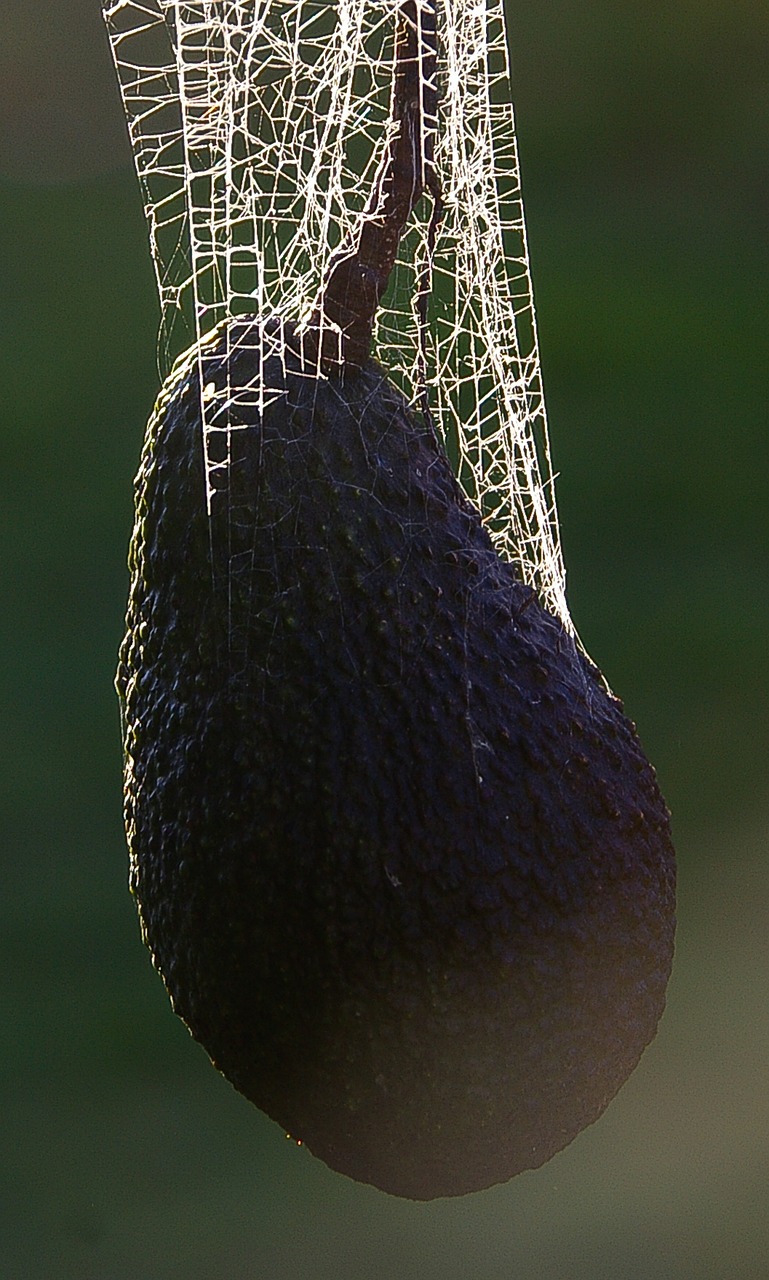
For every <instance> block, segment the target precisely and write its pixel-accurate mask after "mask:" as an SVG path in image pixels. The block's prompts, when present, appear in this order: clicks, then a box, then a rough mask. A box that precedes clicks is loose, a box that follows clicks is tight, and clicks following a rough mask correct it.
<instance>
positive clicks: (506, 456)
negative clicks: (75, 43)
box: [104, 0, 573, 631]
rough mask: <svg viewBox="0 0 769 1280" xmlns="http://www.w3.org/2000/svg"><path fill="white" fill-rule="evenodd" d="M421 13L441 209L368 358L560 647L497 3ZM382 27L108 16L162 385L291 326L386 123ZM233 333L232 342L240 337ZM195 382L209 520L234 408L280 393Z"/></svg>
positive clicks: (245, 11)
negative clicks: (443, 449)
mask: <svg viewBox="0 0 769 1280" xmlns="http://www.w3.org/2000/svg"><path fill="white" fill-rule="evenodd" d="M416 4H417V8H418V10H422V11H424V12H427V11H428V9H430V10H432V8H433V6H434V8H435V11H436V20H437V30H438V60H437V81H438V84H437V88H438V115H437V121H436V122H433V123H434V135H435V136H434V140H433V141H434V159H433V160H432V161H431V163H432V164H433V166H434V167H433V172H434V174H435V177H436V179H437V183H438V185H439V188H440V199H441V205H442V209H441V213H440V218H439V220H437V219H433V218H432V214H433V211H434V210H433V206H434V200H433V197H432V196H431V195H429V194H425V195H424V196H423V197H422V199H421V200H420V202H419V204H418V205H417V207H416V209H415V211H414V214H413V215H412V218H411V222H410V225H409V228H408V230H407V232H406V234H405V235H404V236H403V238H402V240H401V243H400V246H399V253H398V259H397V263H396V268H395V270H394V272H393V274H392V277H391V280H390V285H389V287H388V291H387V294H386V295H385V298H384V301H383V304H382V306H381V308H380V310H379V312H378V315H377V319H376V324H375V329H374V348H373V351H374V355H375V356H376V358H377V359H378V360H379V361H380V363H381V364H382V365H383V366H384V367H385V368H386V369H387V371H388V373H389V376H390V377H391V378H392V380H393V381H394V382H395V383H396V384H397V385H398V386H399V387H400V389H401V390H402V391H403V393H404V395H405V396H406V398H407V399H408V400H410V401H411V402H413V403H414V404H415V405H417V406H418V405H419V404H420V403H426V404H429V408H430V413H431V415H432V417H433V420H434V421H435V423H436V424H437V426H438V428H439V430H440V431H441V433H442V435H443V437H444V440H445V442H446V446H447V449H448V452H449V455H450V456H451V457H452V458H453V460H454V463H455V467H456V470H457V473H458V475H459V479H460V481H461V483H462V485H463V487H464V489H465V491H466V493H467V494H468V496H469V497H470V499H471V500H472V501H474V502H475V504H476V505H477V506H478V508H479V509H480V511H481V513H482V516H483V518H484V522H485V523H486V525H487V528H488V529H489V532H490V533H491V535H492V537H493V539H494V541H495V544H496V546H497V550H498V551H499V552H500V554H502V555H503V556H505V557H506V558H508V559H509V560H511V561H512V562H514V563H515V564H516V565H517V566H518V569H519V571H520V573H521V575H522V577H523V579H524V580H525V581H526V582H528V583H529V584H530V585H531V586H533V587H534V588H535V589H536V590H537V592H538V593H539V595H540V597H541V599H542V601H543V603H544V604H545V605H546V607H548V608H549V609H550V610H551V611H552V612H553V613H555V614H556V615H557V616H558V617H560V619H561V620H562V622H563V623H564V625H565V626H566V627H567V628H568V630H569V631H573V626H572V623H571V619H570V616H569V612H568V607H567V604H566V597H565V573H564V566H563V559H562V555H561V549H560V541H559V533H558V522H557V514H556V507H555V494H554V477H553V473H552V469H551V464H550V451H549V443H548V434H547V422H546V415H545V406H544V400H543V393H542V384H541V376H540V363H539V351H538V344H537V331H536V322H535V315H534V306H533V298H532V285H531V276H530V270H529V256H528V247H527V241H526V229H525V223H524V215H523V206H522V201H521V191H520V175H519V166H518V155H517V146H516V138H515V128H514V117H513V109H512V105H511V96H510V74H509V60H508V50H507V40H506V32H505V20H504V9H503V0H416ZM397 10H398V4H397V3H396V2H395V0H389V2H388V0H335V2H331V3H329V2H327V0H188V2H187V3H183V2H181V0H141V2H139V0H108V2H107V3H105V4H104V16H105V20H106V24H107V30H108V33H109V38H110V43H111V46H112V51H113V56H114V59H115V63H116V66H117V71H118V76H119V80H120V85H121V90H122V95H123V101H124V105H125V111H126V116H127V120H128V127H129V133H130V138H131V144H132V147H133V152H134V157H135V162H136V168H137V172H138V175H139V179H140V182H141V186H142V191H143V198H144V206H145V212H146V216H147V220H148V225H149V235H150V245H151V251H152V259H153V263H154V268H155V273H156V277H157V285H158V291H159V295H160V302H161V312H162V320H161V329H160V336H159V357H160V365H161V374H163V375H166V374H167V373H168V371H169V369H170V368H171V366H172V363H173V361H174V359H175V358H176V357H178V356H180V355H181V354H182V353H186V354H185V360H186V362H187V364H188V365H189V362H192V361H195V360H197V361H198V362H199V366H200V369H201V372H202V370H203V354H204V352H205V350H206V348H207V345H208V342H209V335H211V334H212V333H213V331H214V330H215V329H216V328H217V326H220V325H221V324H222V322H223V321H226V320H228V319H231V318H232V317H234V316H240V315H243V316H246V315H247V316H255V317H257V319H258V320H259V321H260V324H259V325H258V326H255V329H254V332H255V331H256V329H259V330H260V331H261V332H262V335H263V333H264V329H263V325H264V323H266V321H267V320H268V318H271V317H273V318H275V317H276V318H277V319H278V320H283V321H287V322H294V323H296V322H298V323H300V324H301V323H302V322H303V321H304V322H305V323H306V322H307V320H308V318H309V316H310V314H311V312H312V308H313V303H314V302H315V301H316V300H317V298H318V296H319V292H320V289H321V286H322V282H323V280H324V279H325V277H326V272H327V269H328V266H329V262H330V260H331V257H332V255H333V253H334V251H335V250H337V249H338V248H339V246H340V245H341V244H342V243H343V242H345V241H348V240H353V241H354V238H355V232H356V228H358V227H359V226H360V223H361V219H362V217H363V215H364V212H365V209H366V204H367V201H368V199H369V197H370V194H371V191H372V188H373V186H374V183H375V180H376V175H377V171H378V167H379V163H380V160H381V157H382V154H383V150H384V147H385V145H386V142H387V140H388V138H389V137H390V136H391V131H392V129H393V128H394V127H396V126H394V125H393V124H392V122H391V118H390V106H391V88H392V82H393V74H394V59H395V40H394V30H395V19H396V16H397ZM436 221H437V230H436V226H435V223H436ZM425 281H427V282H428V283H427V288H425ZM273 331H274V330H273ZM233 332H237V333H238V334H240V337H239V338H238V339H237V340H238V341H248V338H247V336H245V337H244V336H243V335H247V333H248V329H247V327H246V326H236V330H233ZM233 340H236V339H233ZM177 376H178V369H177ZM313 376H323V375H322V374H318V372H317V371H315V372H314V374H313ZM201 386H202V387H203V391H202V397H201V399H202V403H201V413H202V419H203V433H204V453H205V458H206V468H207V477H208V489H209V503H210V499H211V495H212V494H213V493H214V492H215V491H216V488H217V485H218V484H220V483H221V482H222V476H223V475H224V473H225V472H226V466H227V456H228V449H227V447H226V443H227V440H228V439H229V431H230V430H231V426H230V424H231V423H232V422H233V420H235V419H236V417H237V415H236V414H235V413H234V412H233V411H234V409H235V408H236V406H237V404H238V403H243V402H244V401H248V402H249V403H251V404H254V403H256V404H258V405H259V406H261V407H264V406H265V405H266V404H267V403H269V401H270V400H271V399H273V398H275V397H277V396H278V395H280V394H282V390H283V389H282V387H271V386H269V385H265V380H264V379H263V378H258V379H255V380H254V383H253V384H252V385H250V386H245V387H232V386H231V385H225V386H223V387H221V388H217V387H216V386H214V385H213V384H207V385H204V384H203V381H201ZM223 436H224V437H225V441H224V444H225V447H223V442H222V437H223Z"/></svg>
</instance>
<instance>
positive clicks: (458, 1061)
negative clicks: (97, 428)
mask: <svg viewBox="0 0 769 1280" xmlns="http://www.w3.org/2000/svg"><path fill="white" fill-rule="evenodd" d="M211 384H213V386H214V387H216V388H218V389H219V390H221V389H222V388H223V387H225V386H229V387H238V388H244V387H248V386H251V387H256V388H257V390H258V388H259V386H260V385H261V386H269V387H270V388H273V389H275V388H277V392H276V393H275V394H274V395H273V398H272V399H271V400H269V398H268V397H265V398H264V399H265V404H264V405H262V407H261V408H260V407H259V403H258V402H259V396H258V395H256V394H255V395H253V396H251V397H242V396H241V397H238V400H243V401H244V403H242V404H239V403H237V402H236V401H233V404H232V407H231V410H230V417H229V425H230V432H229V444H228V451H227V455H226V458H225V455H224V453H222V456H221V458H220V459H219V461H221V462H222V463H223V464H224V463H225V462H226V465H222V468H221V470H217V472H216V475H215V483H214V487H213V492H212V494H211V501H210V511H209V510H207V501H206V476H205V474H204V464H203V445H202V426H201V411H200V403H201V385H202V386H203V387H205V388H210V387H211ZM247 401H250V402H247ZM215 447H216V446H215V442H214V443H213V444H212V449H214V448H215ZM130 569H131V590H130V599H129V605H128V616H127V632H126V636H125V640H124V642H123V645H122V648H121V655H120V665H119V671H118V680H117V684H118V690H119V696H120V699H121V706H122V712H123V728H124V745H125V802H126V825H127V833H128V842H129V847H130V855H131V885H132V890H133V892H134V894H135V896H136V899H137V903H138V908H139V912H140V917H141V923H142V929H143V933H144V937H145V940H146V942H147V944H148V946H149V948H150V950H151V952H152V955H153V957H154V962H155V964H156V966H157V968H158V970H159V971H160V973H161V975H162V977H163V980H164V982H165V984H166V987H167V989H168V991H169V993H170V996H171V1000H172V1002H173V1007H174V1009H175V1011H176V1012H177V1014H179V1016H180V1017H181V1018H183V1019H184V1021H185V1023H186V1024H187V1026H188V1027H189V1029H190V1031H191V1033H192V1035H193V1036H194V1037H195V1039H197V1040H198V1041H200V1043H201V1044H202V1045H203V1046H204V1047H205V1049H206V1050H207V1052H208V1053H209V1055H210V1057H211V1059H212V1060H213V1062H214V1063H215V1065H216V1066H217V1067H218V1068H219V1070H220V1071H222V1072H223V1073H224V1075H225V1076H226V1077H227V1078H228V1079H229V1080H230V1081H231V1082H232V1084H233V1085H234V1086H235V1088H236V1089H238V1090H240V1092H241V1093H243V1094H244V1095H245V1096H246V1097H247V1098H249V1099H250V1100H251V1101H252V1102H254V1103H255V1104H256V1105H257V1107H259V1108H261V1109H262V1110H263V1111H265V1112H266V1113H267V1115H269V1116H271V1117H272V1118H273V1119H274V1120H275V1121H277V1122H278V1124H280V1125H281V1126H283V1128H284V1130H286V1131H287V1132H288V1133H289V1134H291V1135H292V1136H293V1137H294V1138H295V1139H297V1140H298V1141H300V1142H301V1143H303V1144H305V1145H306V1146H307V1147H308V1148H309V1149H310V1151H312V1152H313V1153H314V1154H315V1155H316V1156H319V1157H320V1158H321V1159H322V1160H324V1161H325V1162H326V1163H327V1164H328V1165H330V1166H331V1168H332V1169H335V1170H339V1171H341V1172H342V1173H345V1174H347V1175H349V1176H350V1177H353V1178H356V1179H358V1180H360V1181H362V1182H366V1183H372V1184H374V1185H375V1186H376V1187H379V1188H381V1189H383V1190H384V1191H387V1192H390V1193H393V1194H395V1195H399V1196H405V1197H410V1198H413V1199H431V1198H433V1197H436V1196H455V1195H462V1194H464V1193H466V1192H470V1191H477V1190H480V1189H481V1188H484V1187H488V1186H490V1185H492V1184H494V1183H499V1182H502V1181H505V1180H507V1179H509V1178H511V1177H512V1176H513V1175H514V1174H517V1173H519V1172H520V1171H522V1170H524V1169H531V1168H536V1167H538V1166H539V1165H542V1164H543V1163H544V1162H545V1161H546V1160H548V1159H549V1158H550V1157H551V1156H552V1155H553V1154H554V1153H555V1152H557V1151H559V1150H561V1149H562V1148H563V1147H564V1146H566V1145H567V1143H569V1142H570V1141H571V1140H572V1139H573V1138H574V1137H575V1136H576V1134H578V1133H579V1132H580V1131H581V1130H582V1129H584V1128H585V1126H586V1125H589V1124H591V1123H592V1122H593V1121H594V1120H596V1119H597V1117H598V1116H599V1115H600V1114H601V1113H602V1112H603V1110H604V1108H605V1107H606V1105H607V1104H608V1102H609V1101H610V1100H611V1098H612V1097H613V1096H614V1094H615V1093H616V1092H617V1090H618V1089H619V1088H620V1086H621V1085H622V1084H623V1082H624V1081H625V1080H626V1079H627V1077H628V1076H629V1074H630V1073H631V1071H632V1070H633V1068H634V1067H635V1065H636V1063H637V1062H638V1059H639V1057H640V1055H641V1053H642V1051H643V1049H644V1048H645V1046H646V1045H647V1044H648V1043H649V1041H650V1040H651V1039H652V1037H653V1036H654V1033H655V1030H656V1027H657V1023H658V1020H659V1018H660V1015H661V1013H662V1010H663V1007H664V1002H665V988H666V983H667V980H668V976H669V972H670V967H671V960H672V952H673V934H674V855H673V849H672V846H671V839H670V826H669V815H668V812H667V809H666V806H665V803H664V801H663V799H662V797H661V795H660V792H659V789H658V787H657V783H656V781H655V775H654V772H653V770H652V768H651V766H650V765H649V763H648V762H647V760H646V758H645V756H644V754H643V752H642V749H641V747H640V745H639V742H638V738H637V736H636V732H635V728H634V726H633V725H632V724H631V723H630V722H629V721H628V719H626V717H625V715H624V714H623V710H622V706H621V704H620V702H619V701H618V700H617V699H616V698H615V697H614V696H613V695H612V694H611V693H609V692H608V691H607V688H606V686H605V683H604V682H603V680H602V677H601V675H600V673H599V672H598V670H597V668H596V667H594V666H593V665H592V663H591V662H590V661H589V659H588V658H586V657H585V655H584V654H583V653H582V652H581V651H580V650H579V648H578V646H577V645H576V644H575V642H574V639H573V637H572V636H571V635H570V634H569V633H568V632H567V630H566V629H565V628H564V627H563V625H562V624H561V622H560V621H559V620H558V619H557V618H556V617H554V616H553V615H552V614H550V613H549V612H548V611H547V610H546V609H545V608H543V606H542V605H541V603H540V601H539V599H538V597H537V596H536V594H535V593H534V592H533V590H532V589H531V587H529V586H527V585H525V584H524V583H523V582H522V581H521V580H520V579H519V577H518V576H517V573H516V571H515V570H514V568H513V567H512V565H511V564H510V563H508V562H506V561H503V560H502V559H501V558H500V557H499V555H498V554H497V553H496V551H495V550H494V547H493V545H492V543H491V541H490V538H489V536H488V534H487V532H486V530H485V529H484V527H483V524H482V522H481V519H480V516H479V513H478V511H477V510H476V509H475V508H474V506H473V505H472V504H471V503H470V502H469V501H468V499H467V498H466V497H465V496H464V494H463V492H462V490H461V488H460V486H459V484H458V482H457V480H456V478H455V476H454V474H453V472H452V469H451V466H450V464H449V461H448V459H447V457H446V454H445V452H444V449H443V447H442V445H441V444H440V443H439V441H438V440H437V438H436V436H435V433H434V430H433V428H432V426H431V424H430V422H429V421H428V420H425V418H424V417H423V416H422V414H421V413H419V412H417V411H415V410H414V409H413V408H412V407H410V406H409V405H408V403H407V402H406V401H405V399H404V398H403V396H402V395H401V394H400V392H399V391H398V390H397V389H396V388H395V387H394V386H393V384H392V383H391V381H390V380H389V379H388V377H387V376H386V374H385V372H384V371H383V370H382V369H381V368H380V367H379V366H378V365H377V364H376V363H375V362H374V361H373V360H368V361H367V362H366V363H365V365H364V367H363V368H362V369H361V370H359V371H357V373H356V375H355V376H351V377H349V378H340V379H336V380H335V379H333V378H324V377H317V376H315V375H314V374H313V373H312V372H308V370H307V368H306V367H305V365H304V363H303V358H302V349H301V344H300V342H299V340H298V338H297V336H296V333H295V332H294V330H293V329H292V328H291V326H290V325H288V324H283V323H281V324H278V323H277V322H272V323H265V324H262V325H260V322H258V321H256V320H250V319H241V320H238V321H232V322H231V323H230V325H229V327H228V328H225V329H224V330H222V331H219V332H218V333H217V334H216V335H215V337H214V339H213V340H211V341H209V342H208V344H207V345H206V347H205V348H204V350H203V353H202V356H201V359H200V361H199V362H198V361H189V362H188V363H187V365H186V366H185V367H184V368H182V370H181V371H179V372H177V374H176V376H175V377H174V378H173V379H172V380H171V381H170V383H169V384H168V386H167V388H166V390H165V391H164V392H163V393H162V394H161V397H160V399H159V402H158V406H157V408H156V411H155V413H154V415H153V417H152V419H151V421H150V424H149V427H148V432H147V438H146V443H145V447H144V452H143V457H142V462H141V466H140V470H139V474H138V477H137V482H136V524H135V530H134V535H133V542H132V546H131V553H130Z"/></svg>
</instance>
